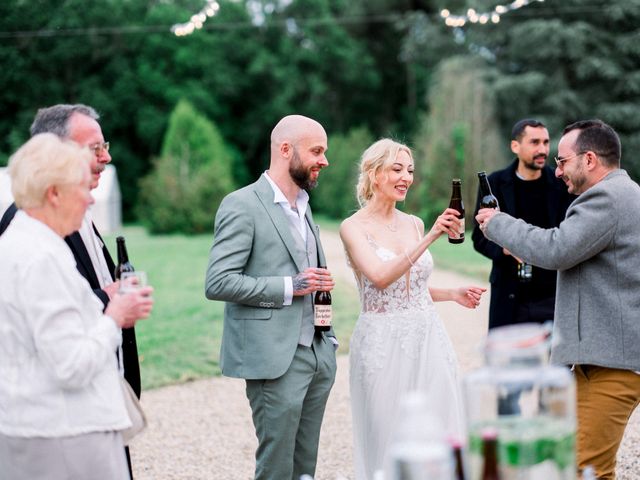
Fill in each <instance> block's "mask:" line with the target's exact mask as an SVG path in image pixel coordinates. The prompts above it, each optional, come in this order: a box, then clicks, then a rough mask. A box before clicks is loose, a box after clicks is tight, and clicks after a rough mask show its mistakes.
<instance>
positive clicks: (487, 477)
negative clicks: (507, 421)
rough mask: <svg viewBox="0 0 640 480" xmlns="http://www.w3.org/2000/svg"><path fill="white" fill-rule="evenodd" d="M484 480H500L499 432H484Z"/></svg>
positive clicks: (489, 430) (491, 430) (492, 430)
mask: <svg viewBox="0 0 640 480" xmlns="http://www.w3.org/2000/svg"><path fill="white" fill-rule="evenodd" d="M482 456H483V458H484V464H483V467H482V480H500V470H499V468H498V432H497V430H494V429H487V430H485V431H483V432H482Z"/></svg>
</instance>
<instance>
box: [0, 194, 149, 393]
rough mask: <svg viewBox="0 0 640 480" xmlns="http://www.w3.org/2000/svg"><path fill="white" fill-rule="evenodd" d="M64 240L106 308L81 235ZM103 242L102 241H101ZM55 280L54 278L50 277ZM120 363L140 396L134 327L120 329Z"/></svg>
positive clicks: (10, 212)
mask: <svg viewBox="0 0 640 480" xmlns="http://www.w3.org/2000/svg"><path fill="white" fill-rule="evenodd" d="M17 211H18V209H17V207H16V204H15V203H12V204H11V206H9V208H7V211H6V212H4V215H3V216H2V220H0V235H2V234H3V233H4V231H5V230H6V229H7V227H8V226H9V224H10V223H11V220H13V217H14V216H15V214H16V212H17ZM93 230H94V231H95V233H96V235H98V237H99V238H100V240H102V237H100V234H99V233H98V230H97V229H96V227H95V226H94V227H93ZM64 241H65V242H67V245H69V248H70V249H71V252H73V256H74V258H75V259H76V267H77V268H78V271H79V272H80V274H81V275H82V276H83V277H84V278H86V279H87V281H88V282H89V285H90V286H91V288H92V289H93V293H95V294H96V296H97V297H98V298H99V299H100V301H102V303H103V305H104V308H107V304H108V303H109V296H108V295H107V292H105V291H104V290H102V289H100V282H99V281H98V276H97V275H96V272H95V270H94V269H93V264H92V263H91V257H89V252H87V248H86V247H85V245H84V242H83V241H82V237H80V233H78V232H74V233H72V234H71V235H68V236H66V237H65V238H64ZM103 243H104V242H103ZM102 253H104V258H105V260H106V261H107V266H108V267H109V271H110V272H111V278H112V279H113V278H114V271H115V265H114V263H113V259H112V258H111V255H110V254H109V251H108V250H107V247H106V246H105V247H103V248H102ZM52 281H55V279H52ZM122 364H123V366H124V377H125V378H126V379H127V381H128V382H129V384H130V385H131V387H132V388H133V391H134V392H136V395H137V396H138V398H139V397H140V392H141V390H142V388H141V384H140V364H139V362H138V346H137V344H136V332H135V329H134V328H123V329H122Z"/></svg>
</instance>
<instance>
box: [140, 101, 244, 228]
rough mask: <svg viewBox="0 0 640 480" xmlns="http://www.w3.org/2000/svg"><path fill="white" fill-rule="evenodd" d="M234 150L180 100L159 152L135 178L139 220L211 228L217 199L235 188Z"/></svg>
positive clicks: (150, 224) (158, 224) (150, 225)
mask: <svg viewBox="0 0 640 480" xmlns="http://www.w3.org/2000/svg"><path fill="white" fill-rule="evenodd" d="M234 155H235V153H234V152H233V150H231V149H230V148H229V147H228V146H227V145H226V144H225V142H224V139H223V138H222V136H221V135H220V132H219V131H218V129H217V127H216V126H215V125H214V124H213V123H211V122H210V121H209V120H207V119H206V118H205V117H203V116H202V115H201V114H199V113H198V112H196V110H195V109H194V108H193V106H192V105H191V104H190V103H189V102H187V101H184V100H183V101H180V102H179V103H178V105H177V106H176V108H175V110H174V111H173V113H172V114H171V118H170V119H169V128H168V130H167V133H166V135H165V139H164V142H163V147H162V153H161V156H160V158H159V159H158V160H157V161H156V164H155V168H154V170H153V171H152V172H151V173H150V174H149V175H147V176H146V177H144V178H143V179H142V180H141V182H140V205H139V217H140V219H141V220H142V222H143V223H144V225H145V226H146V227H148V228H149V230H150V231H152V232H154V233H167V232H184V233H202V232H209V231H211V230H212V228H213V217H214V215H215V211H216V209H217V207H218V205H219V204H220V202H221V201H222V198H223V197H224V196H225V195H226V194H227V193H229V192H231V191H232V190H233V189H234V188H235V185H234V182H233V176H232V174H231V168H232V165H233V164H234V163H235V162H234Z"/></svg>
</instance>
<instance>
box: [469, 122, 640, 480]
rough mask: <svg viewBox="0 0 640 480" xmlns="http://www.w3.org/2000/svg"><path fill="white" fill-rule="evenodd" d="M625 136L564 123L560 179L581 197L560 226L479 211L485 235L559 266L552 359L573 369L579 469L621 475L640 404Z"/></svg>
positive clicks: (638, 305) (636, 268)
mask: <svg viewBox="0 0 640 480" xmlns="http://www.w3.org/2000/svg"><path fill="white" fill-rule="evenodd" d="M620 150H621V149H620V139H619V138H618V135H617V134H616V132H615V131H614V130H613V129H612V128H611V127H610V126H609V125H607V124H605V123H604V122H602V121H600V120H586V121H581V122H576V123H574V124H572V125H569V126H568V127H566V128H565V130H564V132H563V136H562V138H561V139H560V142H559V144H558V157H556V163H557V168H556V172H555V174H556V176H557V177H559V178H562V180H564V182H565V183H566V184H567V187H568V190H569V193H572V194H575V195H579V197H578V198H577V199H576V200H575V201H574V202H573V203H572V204H571V206H570V207H569V209H568V210H567V215H566V217H565V219H564V221H563V222H562V223H561V224H560V225H559V226H558V227H556V228H550V229H543V228H539V227H535V226H533V225H529V224H527V223H525V222H524V221H522V220H518V219H515V218H513V217H511V216H509V215H507V214H505V213H501V212H498V211H496V210H493V209H482V210H480V211H479V212H478V215H477V216H476V220H477V221H478V224H479V225H480V228H481V230H482V231H483V233H484V235H485V236H486V237H487V238H488V239H490V240H492V241H493V242H495V243H497V244H499V245H501V246H503V247H505V248H506V249H508V250H509V251H510V252H513V254H514V255H516V256H517V257H520V258H522V259H523V260H525V261H527V262H530V263H532V264H534V265H538V266H540V267H542V268H546V269H549V270H558V287H557V291H556V304H555V323H554V332H553V336H554V345H553V348H552V352H551V360H552V361H553V362H554V363H558V364H564V365H572V366H575V378H576V384H577V412H578V432H577V439H576V440H577V457H578V466H579V467H580V468H584V467H585V466H586V465H593V466H594V467H595V469H596V473H597V476H598V478H606V479H610V478H611V479H612V478H615V466H616V453H617V451H618V447H619V445H620V442H621V440H622V436H623V434H624V430H625V427H626V425H627V421H628V418H629V417H630V416H631V414H632V413H633V411H634V409H635V407H636V406H637V405H638V402H639V401H640V375H639V374H638V373H637V372H638V371H640V243H639V242H640V208H639V207H640V186H638V184H637V183H635V182H634V181H633V180H631V179H630V178H629V175H628V174H627V172H626V171H624V170H622V169H621V168H620Z"/></svg>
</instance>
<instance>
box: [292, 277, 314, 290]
mask: <svg viewBox="0 0 640 480" xmlns="http://www.w3.org/2000/svg"><path fill="white" fill-rule="evenodd" d="M292 283H293V291H294V292H299V291H301V290H306V289H308V288H309V287H310V285H309V279H308V278H307V276H306V275H305V274H304V273H299V274H297V275H296V276H295V277H293V278H292Z"/></svg>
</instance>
